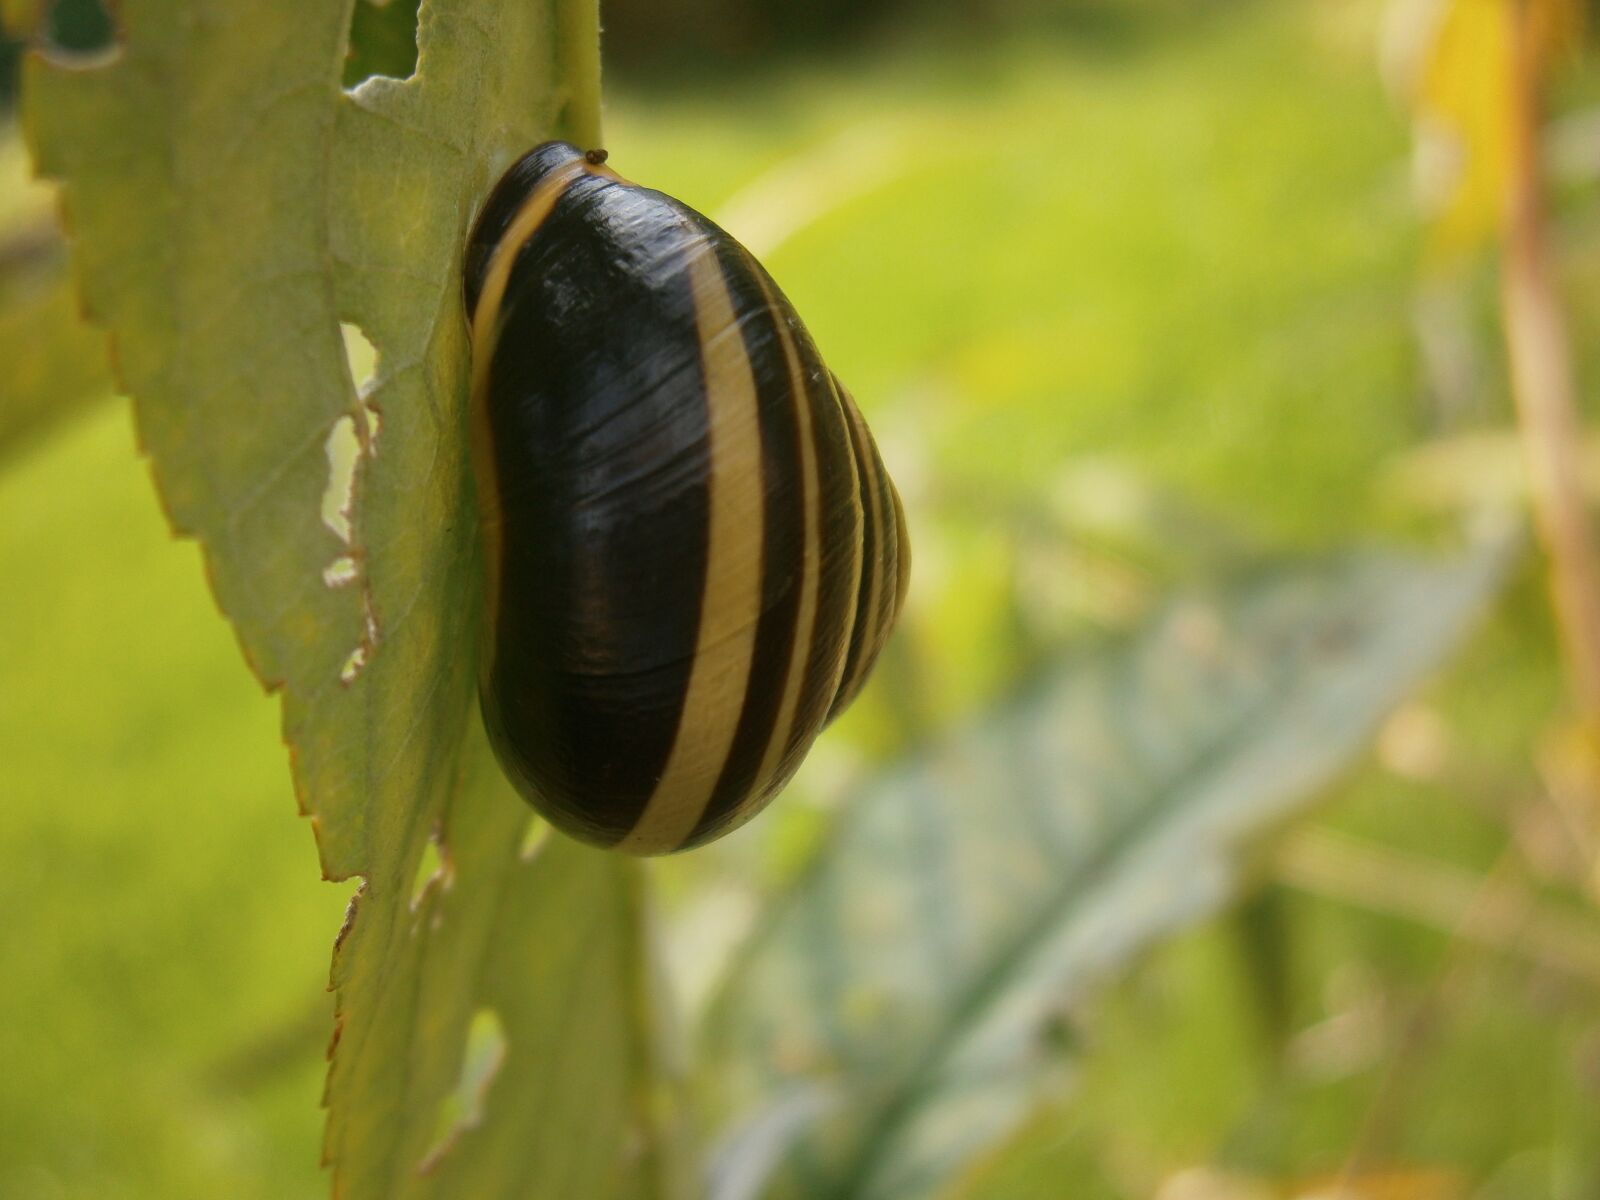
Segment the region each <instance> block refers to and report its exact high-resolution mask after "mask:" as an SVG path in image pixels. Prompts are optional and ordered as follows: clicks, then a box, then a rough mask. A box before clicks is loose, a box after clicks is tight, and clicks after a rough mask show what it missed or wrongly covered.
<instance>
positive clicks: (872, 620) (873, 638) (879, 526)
mask: <svg viewBox="0 0 1600 1200" xmlns="http://www.w3.org/2000/svg"><path fill="white" fill-rule="evenodd" d="M835 390H836V391H837V392H838V395H839V403H840V405H841V406H842V407H843V409H844V414H845V419H846V420H848V421H849V422H850V424H851V427H852V428H853V429H854V431H855V434H854V437H855V441H856V444H857V445H859V446H860V447H861V469H862V475H861V488H860V491H861V503H862V508H863V510H865V508H866V507H867V506H868V505H869V504H870V505H871V509H872V523H873V531H874V535H875V536H874V539H873V549H874V550H875V551H876V553H874V554H873V556H872V562H871V563H870V564H867V563H864V564H863V565H862V570H863V571H865V570H871V572H872V575H871V578H870V580H869V582H868V584H867V595H866V599H865V600H864V601H862V603H863V604H865V605H866V609H867V615H866V624H865V625H863V626H862V628H861V639H862V640H861V649H860V652H859V653H858V654H857V655H856V664H855V669H854V670H853V671H852V672H851V673H850V675H849V676H848V677H847V678H844V679H841V680H840V681H839V690H838V692H837V693H836V694H837V695H842V696H849V697H853V696H854V695H855V693H856V691H857V690H858V689H859V688H860V686H861V683H862V680H863V677H864V676H865V675H866V673H867V670H868V668H869V667H870V666H871V664H872V661H873V658H874V655H875V652H876V651H875V647H876V646H877V644H878V643H880V642H881V641H882V640H883V634H884V632H885V631H884V630H883V629H882V627H881V622H880V621H879V620H878V610H879V608H880V607H881V606H882V604H883V585H884V582H885V580H884V570H883V560H884V556H885V554H886V553H887V550H886V546H887V539H889V538H891V537H895V536H896V534H895V531H894V530H893V529H891V528H890V525H891V523H892V522H893V520H894V514H893V513H891V512H886V511H885V510H886V509H887V508H888V507H889V506H888V505H886V504H884V503H883V500H882V497H883V493H882V490H881V488H880V487H879V479H878V469H877V464H876V461H875V459H874V457H873V449H872V434H871V433H870V432H868V430H867V423H866V421H865V420H863V419H862V416H861V413H860V411H859V410H858V409H857V408H856V404H855V401H854V400H852V399H851V398H850V393H849V392H847V391H845V390H844V388H842V387H839V388H836V389H835ZM863 519H865V514H863ZM862 540H863V541H865V535H863V537H862Z"/></svg>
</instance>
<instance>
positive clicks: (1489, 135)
mask: <svg viewBox="0 0 1600 1200" xmlns="http://www.w3.org/2000/svg"><path fill="white" fill-rule="evenodd" d="M1512 2H1513V0H1446V4H1445V9H1444V13H1443V15H1442V17H1441V18H1440V21H1439V25H1438V28H1437V32H1436V33H1435V35H1434V39H1433V44H1432V46H1431V47H1430V48H1429V50H1428V51H1427V54H1426V57H1425V59H1424V63H1423V67H1422V71H1421V73H1420V75H1419V77H1418V79H1417V93H1416V98H1415V104H1416V118H1417V152H1416V172H1417V184H1418V190H1419V192H1420V193H1421V200H1422V204H1423V206H1424V208H1425V209H1427V210H1428V211H1429V214H1430V215H1431V216H1432V217H1433V218H1434V225H1433V229H1432V246H1431V249H1432V251H1433V254H1434V256H1435V257H1454V256H1456V255H1459V254H1461V253H1464V252H1466V251H1470V250H1472V249H1474V248H1476V247H1477V246H1479V245H1480V244H1482V243H1483V242H1484V241H1486V240H1488V239H1489V238H1491V237H1492V236H1493V235H1494V233H1495V231H1496V230H1497V229H1498V227H1499V224H1500V216H1501V206H1502V203H1503V197H1504V195H1505V185H1506V177H1507V172H1508V170H1509V165H1510V148H1511V129H1512V127H1511V103H1510V102H1511V46H1512V42H1511V35H1512V24H1511V20H1512V9H1511V3H1512Z"/></svg>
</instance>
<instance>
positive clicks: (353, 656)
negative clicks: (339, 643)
mask: <svg viewBox="0 0 1600 1200" xmlns="http://www.w3.org/2000/svg"><path fill="white" fill-rule="evenodd" d="M366 667H367V644H366V643H365V642H362V643H361V644H360V645H359V646H357V647H356V648H355V649H354V650H352V651H350V654H349V656H348V657H346V658H345V660H344V666H342V667H340V668H339V682H340V683H354V682H355V681H356V677H357V676H359V675H360V674H361V672H362V671H364V670H366Z"/></svg>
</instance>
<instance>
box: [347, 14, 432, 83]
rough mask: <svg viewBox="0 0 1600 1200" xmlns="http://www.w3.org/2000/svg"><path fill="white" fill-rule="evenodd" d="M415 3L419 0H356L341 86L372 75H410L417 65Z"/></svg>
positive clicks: (405, 76)
mask: <svg viewBox="0 0 1600 1200" xmlns="http://www.w3.org/2000/svg"><path fill="white" fill-rule="evenodd" d="M419 7H420V3H419V0H357V3H356V6H355V10H354V11H353V12H352V13H351V14H350V41H349V43H348V47H349V48H348V49H347V50H346V51H345V57H344V86H345V87H347V88H353V87H355V86H356V85H357V84H359V83H361V82H362V81H363V80H367V79H371V78H372V77H373V76H374V75H381V76H386V77H388V78H390V79H409V78H410V77H411V73H412V72H413V71H415V70H416V69H417V9H418V8H419Z"/></svg>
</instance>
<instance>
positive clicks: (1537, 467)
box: [1501, 0, 1600, 723]
mask: <svg viewBox="0 0 1600 1200" xmlns="http://www.w3.org/2000/svg"><path fill="white" fill-rule="evenodd" d="M1507 7H1508V15H1507V20H1508V21H1509V23H1510V30H1509V33H1510V39H1509V40H1510V51H1509V52H1510V58H1511V63H1510V66H1511V72H1510V78H1511V96H1510V109H1511V111H1510V112H1509V113H1508V114H1507V117H1508V119H1509V125H1510V133H1511V146H1510V151H1511V157H1510V177H1509V180H1508V194H1507V196H1506V205H1505V217H1504V220H1505V228H1504V242H1503V254H1502V266H1501V304H1502V308H1503V312H1504V320H1505V329H1506V343H1507V347H1508V350H1509V353H1510V359H1511V387H1512V393H1513V395H1514V396H1515V399H1516V405H1517V413H1518V421H1519V424H1520V426H1521V432H1522V444H1523V453H1524V454H1525V456H1526V458H1527V462H1528V476H1529V489H1530V492H1531V495H1532V498H1533V508H1534V516H1535V520H1536V521H1537V524H1538V528H1539V533H1540V536H1541V538H1542V539H1543V541H1544V546H1545V551H1546V553H1547V554H1548V555H1549V557H1550V585H1551V591H1552V593H1553V595H1554V601H1555V609H1556V619H1557V622H1558V624H1559V626H1560V630H1561V639H1562V643H1563V645H1564V647H1565V650H1566V655H1567V661H1568V669H1569V671H1570V673H1571V681H1572V687H1573V691H1574V693H1575V698H1576V700H1577V702H1578V704H1579V706H1580V708H1581V710H1582V715H1583V717H1584V719H1585V720H1587V721H1590V722H1595V723H1600V564H1597V562H1596V557H1595V547H1594V542H1593V540H1592V539H1591V536H1590V533H1591V531H1590V527H1589V519H1588V514H1587V512H1586V511H1585V509H1584V502H1583V489H1582V484H1581V480H1580V476H1579V465H1578V447H1579V436H1580V425H1579V420H1578V412H1577V398H1576V395H1575V389H1574V384H1573V373H1572V356H1571V350H1570V347H1569V346H1568V343H1567V333H1566V328H1565V324H1564V322H1563V320H1562V313H1561V304H1560V300H1559V298H1558V296H1557V290H1556V281H1555V270H1554V266H1553V263H1552V261H1551V256H1550V248H1549V244H1548V236H1547V233H1546V229H1545V214H1544V195H1543V183H1542V179H1541V177H1540V166H1539V73H1540V72H1539V68H1540V64H1539V61H1538V57H1539V47H1538V46H1537V44H1536V42H1535V38H1534V29H1533V16H1532V11H1531V10H1532V4H1531V3H1530V0H1512V3H1510V4H1509V5H1508V6H1507Z"/></svg>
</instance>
